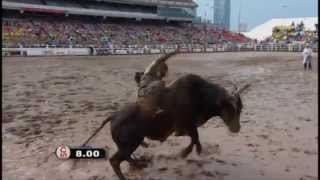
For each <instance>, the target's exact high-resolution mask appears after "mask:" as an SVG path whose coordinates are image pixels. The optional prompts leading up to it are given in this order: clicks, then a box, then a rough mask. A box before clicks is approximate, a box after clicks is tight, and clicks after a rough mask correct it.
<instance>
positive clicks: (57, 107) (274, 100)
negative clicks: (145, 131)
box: [2, 52, 318, 180]
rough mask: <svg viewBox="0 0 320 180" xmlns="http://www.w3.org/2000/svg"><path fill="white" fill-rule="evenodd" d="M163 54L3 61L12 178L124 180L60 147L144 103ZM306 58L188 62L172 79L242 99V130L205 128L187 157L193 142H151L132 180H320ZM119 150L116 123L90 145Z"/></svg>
mask: <svg viewBox="0 0 320 180" xmlns="http://www.w3.org/2000/svg"><path fill="white" fill-rule="evenodd" d="M159 56H160V55H148V56H107V57H50V58H44V57H41V58H39V57H37V58H4V59H3V60H2V65H3V67H2V68H3V73H2V75H3V77H2V80H3V84H2V98H3V104H2V111H3V115H2V140H3V144H2V152H3V154H2V157H3V169H2V172H3V179H5V180H16V179H18V180H20V179H23V180H69V179H70V180H116V179H117V178H116V176H115V174H114V172H113V170H112V169H111V166H110V164H109V162H108V161H107V160H104V159H103V160H81V161H80V162H79V163H78V164H77V165H76V166H72V165H73V161H72V160H67V161H62V160H58V159H57V158H56V156H55V155H54V154H53V153H52V152H53V151H54V150H55V149H56V148H57V147H58V146H59V145H62V144H65V145H80V144H81V143H82V142H83V141H84V140H85V139H86V138H87V137H88V136H89V135H90V134H91V133H92V132H93V130H94V129H95V128H97V127H98V126H99V125H100V123H101V122H102V121H103V120H104V119H105V118H106V117H107V116H108V115H109V114H110V113H111V112H113V111H115V110H116V109H118V108H119V107H120V106H122V105H123V104H125V103H127V102H130V101H131V102H132V101H134V100H135V97H136V84H135V82H134V72H136V71H142V70H143V69H144V68H145V67H146V66H147V65H148V64H149V63H150V62H151V61H152V60H154V59H156V58H157V57H159ZM301 59H302V57H301V54H300V53H280V52H279V53H271V52H260V53H252V52H248V53H216V54H179V55H177V56H175V57H173V58H172V59H170V60H169V63H168V64H169V77H168V81H172V80H175V79H177V78H178V77H180V76H182V75H184V74H186V73H196V74H199V75H201V76H203V77H205V78H208V79H210V80H211V81H212V82H215V83H221V85H223V86H224V87H226V88H227V89H230V88H231V84H230V82H231V81H232V82H234V83H236V84H238V85H239V86H241V85H242V84H244V83H251V84H252V87H250V89H249V90H248V91H247V92H246V93H245V94H243V95H242V99H243V103H244V110H243V113H242V115H241V124H242V129H241V131H240V133H238V134H231V133H230V132H228V130H227V128H226V127H225V125H224V124H223V122H222V120H221V119H219V118H213V119H211V120H209V121H208V123H207V124H205V125H204V126H203V127H200V128H199V133H200V141H201V142H202V145H203V153H202V154H201V155H200V156H198V155H197V154H196V152H192V153H191V154H190V156H189V157H188V158H186V159H181V158H180V157H179V153H180V151H181V149H182V148H184V147H185V146H187V144H188V143H189V138H188V137H175V136H171V137H170V138H169V139H168V140H167V141H165V142H164V143H162V144H161V143H160V142H156V141H151V140H146V141H147V143H149V145H150V146H149V148H142V147H139V148H138V150H137V151H136V152H135V155H136V156H137V157H144V158H148V159H150V163H149V166H148V167H147V168H145V169H143V170H137V169H132V168H130V167H129V165H128V163H126V162H124V163H123V164H122V169H123V171H124V174H125V176H126V177H129V178H130V179H132V180H235V179H236V180H315V179H317V178H318V170H317V169H318V164H317V161H318V149H317V142H318V112H317V104H318V102H317V96H318V94H317V78H318V70H317V64H318V62H317V56H316V55H315V56H314V60H313V62H314V69H313V70H312V71H308V72H304V71H303V68H302V60H301ZM91 145H93V146H95V147H102V148H108V151H109V153H110V154H113V153H114V152H115V145H114V143H113V141H112V140H111V137H110V128H109V125H107V126H106V127H105V128H104V129H103V130H102V131H101V132H100V133H99V134H98V136H97V137H96V138H95V139H94V140H93V141H92V142H91Z"/></svg>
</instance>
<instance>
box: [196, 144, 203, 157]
mask: <svg viewBox="0 0 320 180" xmlns="http://www.w3.org/2000/svg"><path fill="white" fill-rule="evenodd" d="M201 152H202V146H201V144H198V145H197V154H198V155H200V154H201Z"/></svg>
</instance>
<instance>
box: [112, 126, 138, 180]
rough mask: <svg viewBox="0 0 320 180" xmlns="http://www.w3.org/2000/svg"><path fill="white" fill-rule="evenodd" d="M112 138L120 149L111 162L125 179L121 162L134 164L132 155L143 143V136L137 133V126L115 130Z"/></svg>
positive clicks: (121, 177)
mask: <svg viewBox="0 0 320 180" xmlns="http://www.w3.org/2000/svg"><path fill="white" fill-rule="evenodd" d="M112 138H113V140H114V142H115V143H116V145H117V147H118V151H117V152H116V153H115V154H114V155H113V156H112V157H111V158H110V164H111V166H112V168H113V170H114V172H115V173H116V174H117V176H118V177H119V178H120V180H125V177H124V175H123V174H122V172H121V169H120V164H121V162H123V161H128V162H129V163H130V165H132V163H133V161H132V158H131V155H132V153H133V152H134V151H135V150H136V149H137V148H138V146H139V145H140V144H141V143H142V141H143V136H142V135H141V134H137V133H136V130H135V128H131V129H130V128H123V129H120V130H119V129H118V130H117V131H113V132H112Z"/></svg>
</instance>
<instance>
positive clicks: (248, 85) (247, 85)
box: [237, 84, 251, 94]
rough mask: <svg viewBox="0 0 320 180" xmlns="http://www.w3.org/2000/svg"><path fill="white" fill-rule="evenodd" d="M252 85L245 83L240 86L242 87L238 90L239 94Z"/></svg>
mask: <svg viewBox="0 0 320 180" xmlns="http://www.w3.org/2000/svg"><path fill="white" fill-rule="evenodd" d="M250 86H251V84H246V85H244V86H243V87H242V88H240V89H239V90H238V91H237V94H241V93H242V92H243V91H244V90H246V89H248V88H249V87H250Z"/></svg>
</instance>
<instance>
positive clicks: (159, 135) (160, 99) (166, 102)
mask: <svg viewBox="0 0 320 180" xmlns="http://www.w3.org/2000/svg"><path fill="white" fill-rule="evenodd" d="M174 54H176V52H173V53H169V54H166V55H164V56H162V57H161V58H159V59H158V60H156V61H154V62H153V63H152V64H151V65H149V67H147V68H146V70H145V72H143V73H142V72H140V73H139V72H138V73H136V75H135V80H136V82H137V85H138V98H137V101H136V102H134V103H129V104H127V105H125V106H124V107H122V108H121V109H120V110H119V111H117V112H115V113H113V114H112V115H111V116H109V117H108V118H107V119H106V120H105V121H104V122H103V123H102V125H101V126H100V127H99V128H98V129H97V130H96V131H95V132H94V133H93V135H92V136H91V137H90V138H89V139H88V140H87V141H86V142H85V143H84V145H85V144H87V143H88V142H89V140H90V139H91V138H92V137H94V136H95V135H96V134H97V132H98V131H99V130H101V129H102V127H103V126H104V125H105V124H106V123H108V122H109V121H111V135H112V139H113V141H114V142H115V144H116V145H117V147H118V151H117V152H116V153H115V154H114V155H113V156H112V157H111V158H110V164H111V166H112V168H113V170H114V171H115V173H116V174H117V176H118V177H119V178H120V179H121V180H125V179H126V178H125V177H124V175H123V174H122V172H121V169H120V164H121V162H123V161H128V162H129V164H130V165H134V166H141V163H140V162H139V161H138V160H136V159H133V158H132V157H131V155H132V153H133V152H134V151H135V150H136V149H137V147H138V146H139V145H143V144H145V143H144V138H145V137H146V138H148V139H151V140H158V141H161V142H163V141H165V140H166V139H167V138H168V137H169V136H170V135H171V134H173V133H175V135H176V136H189V137H190V138H191V142H190V144H189V145H188V146H187V147H186V148H185V149H183V150H182V152H181V157H183V158H185V157H187V156H188V154H190V152H192V149H193V146H194V145H195V146H196V150H197V153H198V154H200V153H201V149H202V147H201V143H200V140H199V134H198V129H197V128H198V127H199V126H201V125H203V124H204V123H206V122H207V121H208V120H209V119H210V118H212V117H214V116H219V117H221V119H222V120H223V122H224V123H225V124H226V125H227V127H228V129H229V130H230V131H231V132H233V133H237V132H239V131H240V114H241V110H242V108H243V105H242V101H241V98H240V93H241V92H243V91H244V90H245V89H247V88H248V87H249V85H246V86H244V87H243V88H240V89H237V88H235V89H234V90H233V91H232V92H228V91H227V90H226V89H225V88H223V87H221V86H219V85H217V84H213V83H210V82H208V81H207V80H205V79H203V78H201V77H200V76H198V75H194V74H187V75H184V76H183V77H181V78H179V79H177V80H176V81H174V82H172V83H171V84H169V85H167V86H165V85H164V81H163V80H162V79H163V77H164V76H165V75H166V73H167V71H168V67H167V65H166V63H165V61H166V60H167V59H168V58H169V57H171V56H172V55H174ZM154 83H155V84H157V83H158V85H155V86H153V85H151V84H154ZM159 84H160V86H159ZM154 87H156V88H154ZM159 87H160V88H159ZM157 92H159V93H157ZM159 110H160V111H159Z"/></svg>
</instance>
